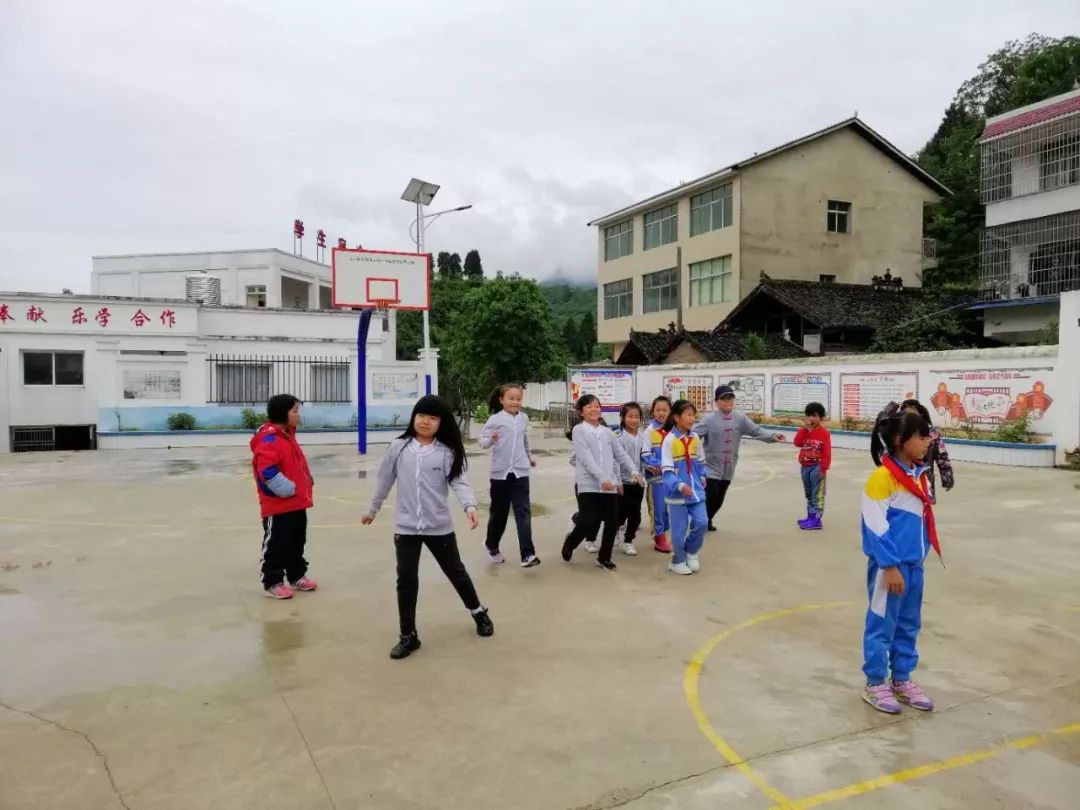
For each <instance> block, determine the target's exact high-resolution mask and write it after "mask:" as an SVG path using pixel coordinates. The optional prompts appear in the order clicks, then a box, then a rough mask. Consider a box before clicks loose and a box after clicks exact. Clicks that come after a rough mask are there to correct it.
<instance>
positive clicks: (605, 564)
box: [596, 560, 619, 571]
mask: <svg viewBox="0 0 1080 810" xmlns="http://www.w3.org/2000/svg"><path fill="white" fill-rule="evenodd" d="M596 564H597V565H599V566H600V567H601V568H603V569H604V570H605V571H614V570H615V569H616V568H618V567H619V566H617V565H615V563H613V562H612V561H611V560H597V561H596Z"/></svg>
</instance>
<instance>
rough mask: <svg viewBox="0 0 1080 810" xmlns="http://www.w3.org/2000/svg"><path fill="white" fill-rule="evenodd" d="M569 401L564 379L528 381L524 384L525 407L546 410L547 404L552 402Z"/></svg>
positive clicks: (562, 402) (563, 402)
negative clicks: (538, 381)
mask: <svg viewBox="0 0 1080 810" xmlns="http://www.w3.org/2000/svg"><path fill="white" fill-rule="evenodd" d="M569 401H570V392H569V388H568V387H567V385H566V380H555V381H554V382H546V383H529V384H528V385H526V386H525V407H526V408H534V409H535V410H538V411H546V410H547V408H548V405H550V404H552V403H553V402H554V403H560V404H565V403H567V402H569Z"/></svg>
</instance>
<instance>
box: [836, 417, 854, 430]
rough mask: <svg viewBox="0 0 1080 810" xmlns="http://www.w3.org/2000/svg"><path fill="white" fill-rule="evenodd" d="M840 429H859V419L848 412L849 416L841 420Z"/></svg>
mask: <svg viewBox="0 0 1080 810" xmlns="http://www.w3.org/2000/svg"><path fill="white" fill-rule="evenodd" d="M840 429H841V430H858V429H859V420H857V419H856V418H855V417H854V416H852V415H851V414H848V415H847V416H845V417H843V418H842V419H841V420H840Z"/></svg>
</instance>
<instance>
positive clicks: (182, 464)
mask: <svg viewBox="0 0 1080 810" xmlns="http://www.w3.org/2000/svg"><path fill="white" fill-rule="evenodd" d="M201 466H202V465H200V464H199V463H198V462H195V461H191V460H190V459H186V458H171V459H168V460H167V461H166V462H165V475H169V476H172V475H187V474H188V473H193V472H196V471H197V470H198V469H199V468H200V467H201Z"/></svg>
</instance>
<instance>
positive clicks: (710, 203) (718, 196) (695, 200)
mask: <svg viewBox="0 0 1080 810" xmlns="http://www.w3.org/2000/svg"><path fill="white" fill-rule="evenodd" d="M732 210H733V199H732V186H731V183H725V184H724V185H722V186H717V187H716V188H714V189H710V190H709V191H705V192H703V193H701V194H696V195H694V196H693V197H691V198H690V235H691V236H697V235H698V234H702V233H708V232H709V231H715V230H716V229H717V228H730V227H731V219H732Z"/></svg>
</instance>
